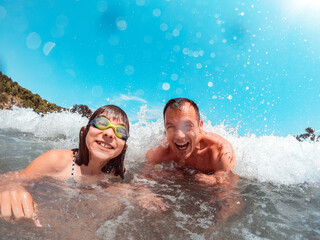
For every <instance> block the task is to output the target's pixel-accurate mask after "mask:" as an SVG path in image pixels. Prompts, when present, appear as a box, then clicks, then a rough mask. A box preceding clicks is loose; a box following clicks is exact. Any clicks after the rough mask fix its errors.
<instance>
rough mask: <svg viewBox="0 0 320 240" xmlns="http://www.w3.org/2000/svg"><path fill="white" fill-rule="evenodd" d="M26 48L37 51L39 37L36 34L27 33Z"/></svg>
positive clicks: (39, 43)
mask: <svg viewBox="0 0 320 240" xmlns="http://www.w3.org/2000/svg"><path fill="white" fill-rule="evenodd" d="M26 44H27V47H28V48H30V49H37V48H39V47H40V45H41V37H40V35H39V34H38V33H36V32H32V33H29V35H28V36H27V39H26Z"/></svg>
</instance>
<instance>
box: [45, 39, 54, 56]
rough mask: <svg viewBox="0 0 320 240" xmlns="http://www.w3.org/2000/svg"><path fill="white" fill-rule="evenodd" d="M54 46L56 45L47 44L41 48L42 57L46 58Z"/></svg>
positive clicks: (52, 43)
mask: <svg viewBox="0 0 320 240" xmlns="http://www.w3.org/2000/svg"><path fill="white" fill-rule="evenodd" d="M55 45H56V44H55V43H54V42H47V43H46V44H45V45H44V46H43V48H42V51H43V53H44V55H46V56H48V55H49V53H50V52H51V50H52V49H53V48H54V46H55Z"/></svg>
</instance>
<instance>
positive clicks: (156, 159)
mask: <svg viewBox="0 0 320 240" xmlns="http://www.w3.org/2000/svg"><path fill="white" fill-rule="evenodd" d="M170 155H171V151H170V148H169V146H168V145H167V144H166V143H164V144H162V145H159V146H157V147H155V148H154V149H153V148H150V149H149V151H148V152H147V155H146V157H147V162H148V163H149V164H158V163H162V162H167V161H169V160H170Z"/></svg>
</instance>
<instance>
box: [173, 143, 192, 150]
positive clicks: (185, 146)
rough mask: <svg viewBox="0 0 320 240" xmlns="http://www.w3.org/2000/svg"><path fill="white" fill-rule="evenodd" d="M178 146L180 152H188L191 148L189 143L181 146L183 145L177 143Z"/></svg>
mask: <svg viewBox="0 0 320 240" xmlns="http://www.w3.org/2000/svg"><path fill="white" fill-rule="evenodd" d="M176 146H177V148H178V149H179V150H186V149H187V148H188V146H189V142H187V143H183V144H181V143H176Z"/></svg>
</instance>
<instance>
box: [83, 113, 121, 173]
mask: <svg viewBox="0 0 320 240" xmlns="http://www.w3.org/2000/svg"><path fill="white" fill-rule="evenodd" d="M99 116H103V117H106V118H108V116H106V115H105V114H104V113H102V114H100V115H99ZM97 117H98V116H97ZM108 119H109V121H110V122H111V124H112V125H115V126H116V125H122V126H124V127H126V128H127V126H126V125H125V123H123V122H121V121H118V120H116V119H110V118H108ZM86 145H87V148H88V150H89V159H90V160H89V162H90V161H92V160H94V161H98V162H99V165H101V167H102V166H104V165H105V164H106V163H107V162H109V161H110V160H111V159H113V158H115V157H117V156H119V155H120V153H121V152H122V150H123V148H124V145H125V140H123V139H120V138H119V137H117V136H116V134H115V132H114V130H113V128H112V127H109V128H108V129H105V130H100V129H98V128H96V127H94V126H90V128H89V131H88V134H87V136H86Z"/></svg>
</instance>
